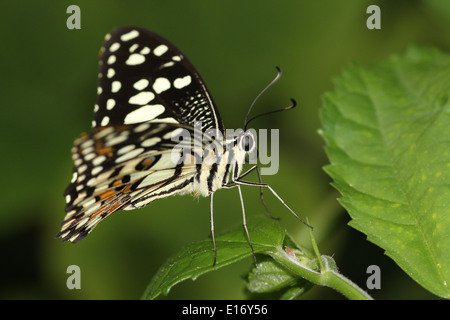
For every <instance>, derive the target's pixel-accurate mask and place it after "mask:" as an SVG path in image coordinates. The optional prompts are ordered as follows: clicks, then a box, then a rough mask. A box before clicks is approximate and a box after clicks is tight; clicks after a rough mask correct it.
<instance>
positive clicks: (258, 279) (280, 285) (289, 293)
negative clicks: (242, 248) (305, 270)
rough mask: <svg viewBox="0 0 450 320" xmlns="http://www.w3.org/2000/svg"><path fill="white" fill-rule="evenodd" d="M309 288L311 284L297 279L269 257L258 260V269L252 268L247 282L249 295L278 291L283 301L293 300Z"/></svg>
mask: <svg viewBox="0 0 450 320" xmlns="http://www.w3.org/2000/svg"><path fill="white" fill-rule="evenodd" d="M290 250H291V252H293V250H292V249H290ZM311 287H312V283H311V282H309V281H306V280H305V279H303V278H300V277H298V275H296V274H294V273H293V272H291V271H289V270H287V269H286V268H284V267H282V266H281V265H280V264H278V263H277V262H275V261H274V260H273V259H271V258H269V257H264V258H262V259H258V268H253V270H252V271H251V272H250V274H249V276H248V282H247V290H248V291H249V292H251V293H272V292H276V291H279V292H281V295H280V296H281V299H284V300H292V299H295V298H297V297H298V296H300V295H301V294H303V293H305V292H306V291H308V290H309V289H310V288H311ZM256 298H257V296H256Z"/></svg>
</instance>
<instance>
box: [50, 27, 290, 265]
mask: <svg viewBox="0 0 450 320" xmlns="http://www.w3.org/2000/svg"><path fill="white" fill-rule="evenodd" d="M97 93H98V97H97V103H96V104H95V107H94V120H93V122H92V130H91V131H90V132H89V133H87V134H83V135H82V136H81V137H80V138H78V139H77V140H76V141H75V143H74V146H73V147H72V150H71V151H72V159H73V161H74V169H73V177H72V180H71V183H70V184H69V186H68V187H67V189H66V190H65V192H64V196H65V198H66V208H65V210H66V216H65V218H64V221H63V222H62V224H61V230H60V232H59V233H58V235H57V236H58V237H60V238H61V239H62V240H63V241H70V242H77V241H80V240H81V239H83V238H84V237H85V236H86V235H87V234H88V233H90V232H91V231H92V230H93V229H94V228H95V226H96V225H97V224H98V223H99V222H100V221H102V220H103V219H104V218H106V217H107V216H108V215H110V214H111V213H113V212H115V211H117V210H119V209H123V210H132V209H135V208H141V207H143V206H145V205H147V204H149V203H150V202H152V201H154V200H156V199H159V198H163V197H167V196H171V195H175V194H187V193H194V194H196V195H198V194H199V195H202V196H210V199H211V213H210V214H211V234H212V240H213V244H214V263H215V258H216V255H215V252H216V248H215V240H214V224H213V210H212V203H213V194H214V192H215V191H216V190H218V189H220V188H232V187H237V188H238V189H239V194H240V196H241V203H242V193H241V191H240V185H241V184H249V185H256V186H259V187H260V188H261V200H262V187H268V188H269V189H270V190H271V191H272V192H273V193H274V194H275V196H277V197H278V195H277V194H276V193H275V192H274V191H273V189H272V188H270V187H269V186H267V185H263V184H262V183H261V182H260V183H251V182H244V181H242V180H241V179H240V178H241V177H242V175H241V171H242V167H243V164H244V162H245V157H246V154H247V153H248V152H251V151H253V150H254V149H255V143H254V136H253V135H252V133H251V132H249V131H247V132H244V131H242V132H238V133H236V134H233V135H231V136H227V137H222V135H221V133H223V132H224V127H223V124H222V120H221V118H220V115H219V113H218V111H217V108H216V106H215V104H214V102H213V100H212V98H211V96H210V94H209V91H208V89H207V88H206V86H205V84H204V82H203V80H202V78H201V77H200V75H199V73H198V72H197V70H196V69H195V68H194V67H193V65H192V64H191V63H190V62H189V61H188V60H187V58H186V57H185V56H184V55H183V54H182V53H181V51H180V50H178V49H177V48H176V47H175V46H174V45H173V44H171V43H170V42H168V41H167V40H166V39H164V38H162V37H160V36H159V35H157V34H155V33H153V32H150V31H148V30H145V29H142V28H137V27H123V28H119V29H116V30H115V31H113V32H112V33H110V34H108V35H107V36H106V37H105V43H104V46H103V47H102V48H101V51H100V72H99V86H98V88H97ZM253 169H256V170H257V167H256V166H255V167H253V168H252V169H251V170H250V171H252V170H253ZM248 172H249V171H248ZM248 172H247V173H248ZM247 173H245V174H244V175H246V174H247ZM258 175H259V171H258ZM259 177H260V176H259ZM278 198H279V197H278ZM279 199H280V198H279ZM280 200H281V199H280ZM263 203H264V202H263ZM283 203H284V202H283ZM286 207H287V206H286ZM242 209H244V207H243V206H242ZM288 209H289V210H291V209H290V208H289V207H288ZM291 212H292V210H291ZM294 215H295V213H294ZM243 218H244V228H245V231H246V232H247V236H248V239H249V242H250V246H252V245H251V241H250V237H249V235H248V231H247V228H246V223H245V212H244V211H243ZM252 249H253V248H252Z"/></svg>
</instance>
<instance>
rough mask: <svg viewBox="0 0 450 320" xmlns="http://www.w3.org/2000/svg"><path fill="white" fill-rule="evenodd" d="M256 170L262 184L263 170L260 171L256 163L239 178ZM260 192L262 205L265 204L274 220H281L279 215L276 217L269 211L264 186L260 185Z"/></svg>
mask: <svg viewBox="0 0 450 320" xmlns="http://www.w3.org/2000/svg"><path fill="white" fill-rule="evenodd" d="M254 170H256V172H257V174H258V180H259V183H260V184H262V178H261V172H260V171H259V168H258V166H256V165H254V166H253V167H251V168H250V169H248V170H247V171H246V172H244V173H243V174H241V175H240V176H239V177H238V178H237V180H240V179H241V178H243V177H245V176H246V175H248V174H249V173H250V172H252V171H254ZM259 188H260V192H259V199H260V200H261V203H262V205H263V206H264V208H265V209H266V212H267V214H268V215H269V217H271V218H272V219H274V220H280V218H279V217H275V216H274V215H272V214H271V213H270V211H269V207H267V205H266V202H265V201H264V196H263V187H262V186H260V187H259Z"/></svg>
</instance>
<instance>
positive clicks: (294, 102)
mask: <svg viewBox="0 0 450 320" xmlns="http://www.w3.org/2000/svg"><path fill="white" fill-rule="evenodd" d="M291 102H292V108H293V107H295V106H296V105H297V101H295V99H293V98H291Z"/></svg>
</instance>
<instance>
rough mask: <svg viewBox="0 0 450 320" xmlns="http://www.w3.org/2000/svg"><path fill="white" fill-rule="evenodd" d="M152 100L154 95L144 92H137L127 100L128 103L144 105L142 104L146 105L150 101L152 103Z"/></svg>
mask: <svg viewBox="0 0 450 320" xmlns="http://www.w3.org/2000/svg"><path fill="white" fill-rule="evenodd" d="M154 98H155V95H154V94H153V92H149V91H144V92H139V93H138V94H136V95H134V96H132V97H131V98H130V99H129V100H128V103H131V104H139V105H144V104H147V103H149V102H150V101H152V100H153V99H154Z"/></svg>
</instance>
